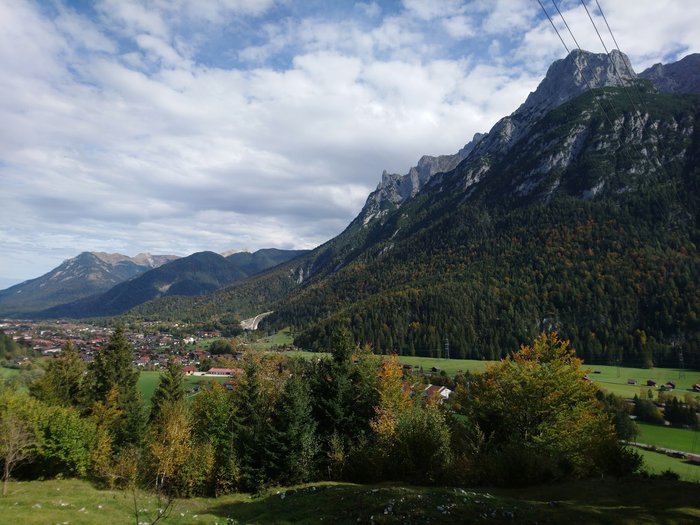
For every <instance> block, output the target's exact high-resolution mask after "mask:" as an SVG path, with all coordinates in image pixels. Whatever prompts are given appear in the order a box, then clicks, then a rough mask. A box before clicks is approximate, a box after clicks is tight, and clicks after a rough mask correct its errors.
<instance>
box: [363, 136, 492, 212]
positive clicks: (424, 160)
mask: <svg viewBox="0 0 700 525" xmlns="http://www.w3.org/2000/svg"><path fill="white" fill-rule="evenodd" d="M484 136H485V135H483V134H481V133H476V134H475V135H474V137H473V138H472V140H471V141H470V142H469V143H468V144H466V145H465V146H464V147H463V148H462V149H460V150H459V151H458V152H457V153H455V154H454V155H439V156H437V157H433V156H430V155H424V156H422V157H421V158H420V160H419V161H418V164H417V165H416V166H413V167H412V168H411V169H410V170H409V171H408V173H406V174H405V175H399V174H397V173H388V172H387V171H386V170H385V171H384V172H383V173H382V181H381V182H380V183H379V185H378V186H377V189H376V190H375V191H373V192H372V193H370V195H369V197H367V202H366V203H365V206H364V208H362V211H361V212H360V215H359V216H358V217H357V218H356V219H355V221H361V222H362V224H363V225H367V224H368V223H369V222H370V221H372V220H373V219H377V218H380V217H382V216H383V215H384V214H386V212H387V211H389V210H393V209H395V208H397V207H399V206H400V205H401V204H402V203H403V202H405V201H406V200H408V199H411V198H413V197H415V196H416V194H417V193H418V192H419V191H420V190H421V189H422V188H423V187H425V185H426V184H427V183H428V181H429V180H430V179H431V178H432V177H433V176H434V175H436V174H437V173H444V172H447V171H451V170H453V169H454V168H456V167H457V165H458V164H459V163H460V162H462V161H463V160H464V159H466V158H467V157H468V156H469V154H470V153H471V152H472V151H473V150H474V148H475V147H476V145H477V144H478V143H479V141H480V140H481V139H482V138H483V137H484Z"/></svg>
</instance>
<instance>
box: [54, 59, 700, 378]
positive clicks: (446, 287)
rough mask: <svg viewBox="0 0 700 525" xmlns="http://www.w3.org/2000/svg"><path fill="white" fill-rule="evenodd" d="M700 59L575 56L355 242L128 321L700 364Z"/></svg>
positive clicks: (485, 352)
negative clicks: (262, 316) (538, 344)
mask: <svg viewBox="0 0 700 525" xmlns="http://www.w3.org/2000/svg"><path fill="white" fill-rule="evenodd" d="M699 59H700V55H690V56H688V57H686V58H684V59H683V60H681V61H679V62H676V63H674V64H667V65H662V64H657V65H655V66H653V67H651V68H649V69H648V70H646V71H644V72H643V73H641V74H640V75H637V74H636V73H635V72H634V71H633V69H632V66H631V64H630V62H629V60H628V58H627V57H626V56H625V55H623V54H622V53H620V52H618V51H613V52H611V53H610V54H593V53H588V52H585V51H578V50H577V51H573V52H572V53H570V54H569V55H568V56H567V57H566V58H564V59H562V60H558V61H556V62H554V63H553V64H552V65H551V66H550V68H549V70H548V72H547V75H546V76H545V78H544V79H543V80H542V82H541V83H540V85H539V86H538V88H537V89H536V90H535V91H534V92H533V93H531V94H530V95H529V96H528V97H527V99H526V100H525V101H524V102H523V104H522V105H521V106H520V107H519V108H518V109H517V110H516V111H515V112H513V113H512V114H511V115H508V116H506V117H504V118H502V119H501V120H500V121H498V122H497V123H496V124H495V125H494V126H493V127H492V128H491V130H489V132H488V133H484V134H476V135H475V136H474V137H473V139H472V140H471V141H469V142H468V143H467V144H466V145H465V146H464V148H462V149H461V150H460V151H458V152H457V153H455V154H454V155H443V156H423V157H421V159H420V160H419V162H418V163H417V165H416V166H415V167H414V168H411V169H410V170H409V172H408V173H407V174H405V175H399V174H390V173H386V172H384V173H383V175H382V178H381V182H380V184H379V185H378V187H377V189H376V190H375V191H374V192H372V193H371V194H370V195H369V197H368V199H367V202H366V204H365V206H364V208H363V209H362V210H361V212H360V213H359V214H358V216H357V217H356V218H355V219H354V220H353V221H352V222H351V223H350V224H349V225H348V227H347V228H346V229H345V231H343V232H342V233H341V234H340V235H338V236H337V237H335V238H333V239H331V240H330V241H328V242H326V243H325V244H323V245H321V246H319V247H318V248H316V249H314V250H312V251H310V252H308V253H305V254H301V255H299V256H298V257H295V258H293V259H291V260H288V261H287V262H282V264H280V265H278V266H275V267H274V268H270V269H267V270H265V271H262V272H260V273H257V274H255V275H252V276H250V277H247V278H245V279H243V280H239V281H236V282H235V283H234V284H230V285H223V284H222V283H223V281H225V279H222V280H220V281H217V284H216V286H219V285H222V287H220V288H219V289H217V290H215V291H211V292H210V293H208V294H207V295H203V296H199V297H196V298H192V297H187V296H184V295H173V294H170V293H168V291H169V290H171V289H172V287H175V289H176V290H177V289H179V287H180V285H178V286H176V285H175V284H172V287H171V288H169V289H168V290H166V291H163V290H161V289H160V288H158V287H159V286H160V287H161V288H162V286H163V285H162V284H161V285H150V284H149V285H148V286H145V285H144V288H148V287H149V286H150V287H151V288H150V289H151V290H153V286H155V289H157V290H158V293H151V294H150V295H149V296H148V297H156V298H154V299H152V300H149V301H146V302H141V304H139V305H138V306H136V307H134V308H132V309H131V310H130V311H129V312H128V313H127V314H126V315H128V316H130V317H133V318H149V319H153V318H161V319H181V318H183V317H186V318H188V319H190V320H193V321H201V322H202V323H210V322H235V320H236V319H242V318H245V317H251V316H253V315H255V314H258V313H260V312H263V311H270V310H273V311H274V313H273V314H272V315H270V316H269V317H267V318H266V320H265V323H266V324H267V325H268V326H270V327H271V328H281V327H284V326H290V327H292V328H293V330H294V332H295V334H296V337H295V342H296V343H297V344H298V345H300V346H301V347H303V348H308V349H319V350H320V349H326V348H327V345H328V343H329V337H330V334H331V333H332V332H333V331H334V328H335V327H337V326H339V325H347V326H348V327H349V328H350V330H351V331H352V333H353V336H354V337H355V340H356V341H357V342H358V343H361V344H368V345H370V346H371V347H372V348H373V349H374V351H376V352H382V353H386V352H398V353H403V354H416V355H429V356H437V355H443V356H444V355H445V354H447V353H449V355H450V356H452V357H463V358H475V359H494V358H497V357H499V356H503V355H505V354H507V353H509V352H510V351H512V350H516V349H517V348H518V346H519V345H520V344H522V343H524V342H527V341H530V340H532V337H533V336H534V335H535V334H536V333H538V332H539V331H540V330H543V329H556V330H558V331H559V332H560V334H561V335H563V336H564V337H566V338H569V339H570V340H571V342H572V344H573V345H574V347H575V348H577V350H578V352H579V354H580V355H581V356H582V357H584V359H585V360H586V361H587V362H590V363H611V364H613V363H621V362H622V363H626V364H630V365H638V366H652V365H667V366H668V365H678V364H679V362H680V361H681V360H683V357H682V356H683V355H685V359H684V363H685V365H686V366H698V367H700V318H699V316H698V312H700V287H699V286H698V276H700V257H699V256H698V251H697V246H698V243H699V242H700V228H699V226H700V198H699V197H700V192H699V191H698V190H699V189H700V188H699V187H700V96H699V95H698V93H699V92H700V90H699V89H698V87H699V86H700V67H698V64H699ZM196 255H198V256H201V255H202V254H196ZM202 257H207V258H208V260H211V259H212V257H211V256H210V255H207V256H202ZM210 262H211V261H210ZM171 264H174V263H171ZM152 271H155V270H152ZM195 273H196V271H195ZM145 275H146V274H144V276H145ZM142 278H143V277H141V278H140V279H142ZM153 282H155V280H154V281H153ZM168 282H169V281H168ZM181 286H182V287H184V288H185V289H187V288H188V286H189V285H188V284H186V283H185V284H182V285H181ZM213 288H214V286H211V287H210V288H209V289H207V290H206V291H210V290H212V289H213ZM125 289H126V288H125ZM192 291H194V290H192ZM129 293H130V294H131V293H134V292H129ZM113 294H114V297H116V296H117V295H118V294H116V292H113ZM146 298H147V296H143V297H142V298H141V299H146ZM112 300H113V299H108V298H103V299H102V300H101V301H100V302H101V303H102V304H108V303H109V302H110V301H112ZM139 300H140V299H139ZM127 303H128V301H124V302H123V305H122V307H123V306H125V305H126V304H127ZM96 306H97V303H95V304H94V305H93V307H91V308H88V309H90V310H92V311H95V310H94V308H95V307H96ZM115 311H116V310H115ZM64 312H65V310H64ZM74 313H75V311H74Z"/></svg>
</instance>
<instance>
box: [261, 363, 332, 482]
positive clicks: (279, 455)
mask: <svg viewBox="0 0 700 525" xmlns="http://www.w3.org/2000/svg"><path fill="white" fill-rule="evenodd" d="M272 426H273V428H272V431H271V432H270V433H269V434H268V436H269V438H268V451H271V452H273V454H271V458H268V466H267V471H268V475H269V476H270V477H271V478H272V479H273V480H274V481H276V482H278V483H284V484H296V483H303V482H306V481H309V480H311V479H313V476H314V471H315V467H316V464H315V463H316V456H317V454H318V451H319V444H318V439H317V436H316V421H315V420H314V419H313V415H312V412H311V397H310V389H309V385H308V383H307V379H306V378H305V377H304V375H303V365H302V364H301V363H296V365H295V367H294V368H293V372H292V376H291V377H290V378H289V379H288V380H287V382H286V383H285V385H284V390H283V391H282V395H281V397H280V399H279V402H278V404H277V407H276V410H275V413H274V415H273V423H272ZM270 459H272V461H270Z"/></svg>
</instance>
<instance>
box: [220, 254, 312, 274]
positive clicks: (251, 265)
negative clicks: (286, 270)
mask: <svg viewBox="0 0 700 525" xmlns="http://www.w3.org/2000/svg"><path fill="white" fill-rule="evenodd" d="M307 252H308V250H278V249H276V248H266V249H262V250H258V251H257V252H253V253H250V252H236V253H234V254H231V255H228V256H227V257H226V259H227V260H228V261H230V262H231V263H233V264H234V265H235V266H236V267H237V268H240V269H241V270H242V271H243V272H244V273H245V274H246V277H248V276H251V275H255V274H257V273H260V272H262V271H265V270H267V269H268V268H272V267H273V266H277V265H278V264H282V263H284V262H287V261H289V260H290V259H294V258H295V257H298V256H300V255H303V254H305V253H307Z"/></svg>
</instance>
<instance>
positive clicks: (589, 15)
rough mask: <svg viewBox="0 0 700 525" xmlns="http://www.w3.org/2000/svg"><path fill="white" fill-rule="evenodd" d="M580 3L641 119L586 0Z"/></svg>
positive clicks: (640, 116) (638, 113) (640, 118)
mask: <svg viewBox="0 0 700 525" xmlns="http://www.w3.org/2000/svg"><path fill="white" fill-rule="evenodd" d="M597 1H598V0H596V2H597ZM581 5H582V6H583V8H584V9H585V10H586V14H587V15H588V19H589V20H590V21H591V24H593V29H595V32H596V34H597V35H598V40H600V43H601V44H603V49H605V53H606V54H607V55H608V58H609V59H610V63H611V64H612V67H613V71H615V75H617V79H618V80H619V81H620V86H621V87H622V89H623V90H624V91H625V94H627V98H628V99H629V101H630V103H631V104H632V108H634V111H635V112H636V113H637V117H639V120H640V121H641V120H642V115H641V113H640V112H639V110H638V109H637V105H636V104H635V103H634V100H632V96H631V95H630V92H629V91H628V89H627V85H626V84H627V83H626V82H625V81H624V80H622V76H621V75H620V71H619V70H618V69H617V64H615V60H613V58H612V56H611V55H610V51H608V46H606V45H605V42H604V41H603V37H602V36H600V32H599V31H598V26H596V25H595V21H594V20H593V17H592V16H591V12H590V11H589V10H588V7H587V6H586V2H584V0H581ZM606 23H607V22H606ZM618 52H620V50H619V49H618ZM628 73H629V72H628Z"/></svg>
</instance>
